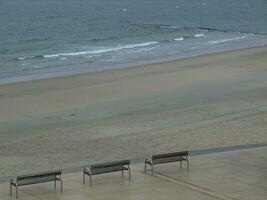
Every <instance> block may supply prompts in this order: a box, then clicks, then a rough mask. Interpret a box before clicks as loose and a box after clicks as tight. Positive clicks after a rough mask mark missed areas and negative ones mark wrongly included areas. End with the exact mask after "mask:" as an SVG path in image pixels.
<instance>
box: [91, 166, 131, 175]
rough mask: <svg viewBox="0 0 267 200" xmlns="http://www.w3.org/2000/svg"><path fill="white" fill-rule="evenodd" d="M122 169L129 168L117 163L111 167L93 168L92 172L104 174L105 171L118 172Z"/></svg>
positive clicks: (93, 173)
mask: <svg viewBox="0 0 267 200" xmlns="http://www.w3.org/2000/svg"><path fill="white" fill-rule="evenodd" d="M122 170H128V168H126V167H124V166H123V165H116V166H111V167H99V168H93V169H91V174H92V175H96V174H103V173H109V172H116V171H122Z"/></svg>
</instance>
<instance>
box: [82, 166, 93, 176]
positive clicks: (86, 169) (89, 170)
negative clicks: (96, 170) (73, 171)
mask: <svg viewBox="0 0 267 200" xmlns="http://www.w3.org/2000/svg"><path fill="white" fill-rule="evenodd" d="M83 172H88V173H89V174H90V175H92V172H91V169H90V168H89V167H86V168H85V169H84V170H83Z"/></svg>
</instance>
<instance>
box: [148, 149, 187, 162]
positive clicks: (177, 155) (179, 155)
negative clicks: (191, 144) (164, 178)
mask: <svg viewBox="0 0 267 200" xmlns="http://www.w3.org/2000/svg"><path fill="white" fill-rule="evenodd" d="M188 154H189V152H188V151H180V152H174V153H165V154H158V155H153V156H152V160H156V159H164V158H170V157H184V156H188Z"/></svg>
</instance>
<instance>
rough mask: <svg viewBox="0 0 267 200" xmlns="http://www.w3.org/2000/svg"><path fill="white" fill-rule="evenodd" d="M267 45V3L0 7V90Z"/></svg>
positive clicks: (45, 1)
mask: <svg viewBox="0 0 267 200" xmlns="http://www.w3.org/2000/svg"><path fill="white" fill-rule="evenodd" d="M266 44H267V0H253V1H252V0H178V1H177V0H0V60H1V62H0V83H9V82H17V81H24V80H32V79H40V78H48V77H53V76H62V75H70V74H76V73H83V72H91V71H100V70H108V69H115V68H123V67H129V66H135V65H139V64H144V63H153V62H161V61H167V60H173V59H178V58H184V57H190V56H194V55H200V54H205V53H212V52H218V51H225V50H232V49H240V48H246V47H252V46H260V45H266Z"/></svg>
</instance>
